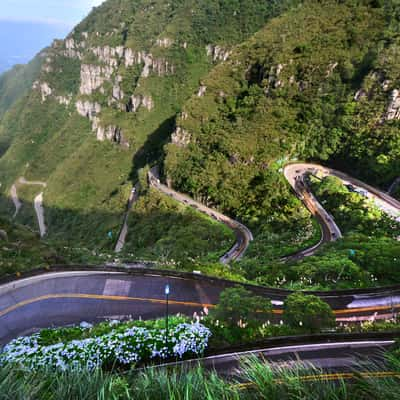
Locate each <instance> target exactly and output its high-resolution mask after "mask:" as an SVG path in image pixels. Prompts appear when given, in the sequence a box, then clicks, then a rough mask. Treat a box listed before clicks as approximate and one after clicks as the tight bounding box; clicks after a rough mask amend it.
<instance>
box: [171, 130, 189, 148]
mask: <svg viewBox="0 0 400 400" xmlns="http://www.w3.org/2000/svg"><path fill="white" fill-rule="evenodd" d="M171 142H172V143H173V144H176V145H177V146H180V147H186V146H187V145H188V144H189V143H190V133H189V132H188V131H187V130H186V129H183V128H181V127H180V126H178V127H177V128H176V130H175V132H174V133H173V134H172V135H171Z"/></svg>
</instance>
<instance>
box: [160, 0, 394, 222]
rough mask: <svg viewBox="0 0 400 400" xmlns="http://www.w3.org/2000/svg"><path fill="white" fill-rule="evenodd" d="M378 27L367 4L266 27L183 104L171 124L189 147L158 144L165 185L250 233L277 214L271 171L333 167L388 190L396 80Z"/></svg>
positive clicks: (382, 26)
mask: <svg viewBox="0 0 400 400" xmlns="http://www.w3.org/2000/svg"><path fill="white" fill-rule="evenodd" d="M387 18H388V16H387V15H386V14H385V9H384V8H383V7H379V6H378V5H376V4H374V3H371V4H369V3H368V2H334V1H322V2H304V3H303V4H301V5H299V6H298V7H295V8H293V9H292V10H291V11H289V12H288V13H286V14H284V15H282V16H281V17H278V18H276V19H274V20H273V21H271V22H270V23H269V24H267V25H266V26H265V28H264V29H262V30H261V31H260V32H258V33H257V34H256V35H255V36H254V37H252V38H251V39H250V40H249V41H246V42H245V43H244V44H242V45H240V46H239V47H238V48H237V49H236V51H235V53H234V54H233V55H232V57H231V58H230V60H229V61H228V62H227V63H224V64H223V65H220V66H218V67H216V68H215V69H214V70H213V71H212V72H211V73H210V74H209V76H208V77H207V78H205V79H204V80H203V84H204V87H205V88H206V90H205V94H204V96H203V97H196V96H193V97H192V99H191V100H190V101H189V102H188V103H186V104H185V106H184V108H183V114H182V116H181V117H180V118H179V119H178V122H177V124H178V126H179V129H180V132H184V133H185V136H186V138H187V142H188V144H185V143H182V142H179V140H177V141H176V142H177V143H172V144H169V145H167V148H166V151H167V157H166V163H165V174H166V176H168V177H169V178H170V179H171V180H172V181H173V182H174V185H175V186H176V187H178V188H180V189H181V190H183V191H185V192H189V193H191V194H193V195H196V196H201V197H202V198H205V199H207V200H208V201H209V202H210V203H215V204H218V205H220V206H221V207H222V208H223V209H224V210H225V211H228V212H230V213H232V214H235V215H239V216H240V217H241V218H242V219H244V220H246V221H250V222H251V221H254V222H256V223H259V222H260V220H261V218H262V219H264V220H265V219H268V218H269V217H270V216H271V215H273V214H274V213H278V214H281V213H282V210H283V208H282V207H284V205H285V204H287V201H288V200H287V197H288V192H287V189H286V185H284V184H283V183H279V182H282V181H283V179H284V178H283V177H282V174H281V173H280V172H279V171H278V168H277V162H278V164H279V160H283V159H286V160H288V159H295V158H298V159H314V160H322V161H328V162H336V163H341V164H343V168H344V169H347V170H349V171H352V172H353V173H354V171H356V172H358V173H359V174H360V175H364V176H365V175H368V176H369V177H370V178H371V179H374V182H376V183H378V184H382V185H385V184H387V183H389V182H390V181H391V180H393V178H394V177H396V176H398V175H399V174H400V169H399V168H400V166H399V164H398V160H399V158H398V157H397V156H396V155H398V152H399V150H400V142H399V139H400V136H399V131H398V128H399V126H400V125H399V121H398V119H397V118H395V119H392V120H387V116H386V113H387V111H386V110H387V108H388V105H389V103H390V97H391V95H392V92H393V90H395V89H396V88H397V87H398V85H399V81H398V79H399V76H400V75H399V72H398V71H397V72H396V67H397V66H398V62H399V53H398V49H399V47H398V46H399V43H398V38H397V37H393V36H392V35H390V34H389V33H388V32H387ZM383 60H386V62H385V63H383ZM181 136H182V134H181ZM365 164H367V166H368V169H366V168H365ZM385 169H386V170H385ZM384 170H385V171H384Z"/></svg>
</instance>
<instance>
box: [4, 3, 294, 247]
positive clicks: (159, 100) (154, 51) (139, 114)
mask: <svg viewBox="0 0 400 400" xmlns="http://www.w3.org/2000/svg"><path fill="white" fill-rule="evenodd" d="M288 5H289V4H288V3H287V2H275V1H273V0H272V1H266V2H259V1H255V0H251V1H248V0H247V1H231V0H218V1H215V0H213V1H211V0H207V1H202V2H195V1H193V0H174V1H169V2H166V1H165V0H137V1H131V0H108V1H106V2H105V3H104V4H103V5H102V6H100V7H98V8H97V9H95V10H94V11H93V12H92V13H91V14H90V15H89V16H88V17H87V18H86V19H85V20H84V21H83V22H82V23H81V24H79V25H78V26H77V27H76V29H74V31H73V32H72V33H71V34H70V35H69V36H68V38H67V39H66V40H65V41H55V42H54V43H53V45H52V47H51V48H50V49H49V50H48V52H47V57H46V62H45V63H44V65H43V66H42V69H41V73H40V76H39V78H38V79H37V80H36V81H35V82H34V84H33V89H32V91H31V92H30V93H29V95H28V96H27V97H26V98H24V99H23V100H21V101H20V102H19V103H18V104H17V105H16V106H15V107H13V109H12V110H10V112H9V113H7V115H6V116H5V118H4V120H3V121H2V123H1V126H0V140H4V138H10V137H12V141H7V142H6V143H7V146H3V152H4V155H3V156H2V157H1V159H0V182H1V187H0V190H1V193H0V194H2V196H1V198H2V200H1V201H0V212H2V213H4V214H8V215H10V216H11V215H12V214H13V213H14V207H13V204H12V202H11V199H10V189H11V187H12V185H13V184H14V183H15V182H16V181H17V180H18V178H19V177H21V176H23V177H25V178H26V179H27V180H39V181H43V182H46V183H47V187H46V189H45V191H44V205H45V210H46V223H47V226H48V228H49V231H48V232H49V233H48V234H49V235H50V237H54V238H62V239H66V240H68V241H73V242H84V243H86V244H91V245H95V244H96V245H105V246H108V245H110V243H109V242H110V239H109V235H108V232H109V231H111V232H113V233H114V235H115V233H116V232H117V230H118V229H119V225H120V223H121V215H122V213H123V211H124V209H125V205H126V201H127V199H128V197H129V191H130V188H131V185H132V183H131V180H132V179H133V180H134V179H136V176H137V173H138V171H139V170H140V169H141V168H143V167H144V166H145V165H146V164H147V163H149V162H155V161H157V160H158V158H159V157H160V156H161V155H162V148H163V145H164V144H165V143H166V142H167V141H168V140H169V136H170V134H171V132H172V131H173V129H174V120H175V116H176V114H177V112H179V110H180V108H181V105H182V104H183V103H184V102H185V101H186V100H187V99H188V98H189V97H190V96H191V95H192V94H193V93H195V92H197V91H198V90H199V86H201V79H202V78H203V77H204V76H205V75H206V74H207V73H208V72H209V71H210V70H211V69H212V68H213V67H214V66H215V65H216V64H218V63H220V62H223V61H224V60H226V58H227V57H228V56H229V54H230V52H231V49H232V47H233V46H234V45H235V44H237V43H240V42H242V41H243V40H245V39H247V38H248V37H249V36H251V35H252V34H253V33H254V32H256V31H257V30H258V29H260V28H261V27H262V26H264V24H265V22H266V21H267V20H268V18H270V17H271V16H274V15H277V14H279V13H280V12H281V11H282V10H283V9H285V8H287V7H288ZM18 190H19V193H18V195H19V196H21V197H22V199H23V200H24V201H25V202H26V203H32V202H33V198H34V197H35V195H36V194H37V193H36V192H35V191H34V189H33V188H31V187H28V186H24V187H20V188H19V189H18ZM17 220H18V221H20V222H23V223H26V224H30V225H31V226H35V225H36V224H35V218H34V213H33V212H32V210H29V209H27V208H26V207H25V208H24V209H22V210H21V212H20V213H19V214H18V215H17ZM222 236H223V237H224V234H223V235H222Z"/></svg>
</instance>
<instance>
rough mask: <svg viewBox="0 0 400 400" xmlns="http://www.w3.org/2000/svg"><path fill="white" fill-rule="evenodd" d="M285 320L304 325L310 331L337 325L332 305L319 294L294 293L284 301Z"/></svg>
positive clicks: (296, 325) (294, 325)
mask: <svg viewBox="0 0 400 400" xmlns="http://www.w3.org/2000/svg"><path fill="white" fill-rule="evenodd" d="M283 320H284V321H285V323H287V324H288V325H289V326H292V327H298V326H302V327H304V328H305V329H307V330H309V331H310V332H318V331H320V330H321V329H322V328H329V327H332V326H334V325H335V317H334V315H333V311H332V309H331V308H330V306H329V305H328V304H327V303H325V302H324V301H323V300H321V299H320V298H319V297H317V296H313V295H308V296H306V295H304V294H302V293H293V294H291V295H289V296H288V297H287V298H286V300H285V303H284V309H283Z"/></svg>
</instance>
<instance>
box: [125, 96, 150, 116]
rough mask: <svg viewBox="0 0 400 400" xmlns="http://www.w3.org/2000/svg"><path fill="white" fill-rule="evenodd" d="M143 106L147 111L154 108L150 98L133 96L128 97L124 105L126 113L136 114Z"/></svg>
mask: <svg viewBox="0 0 400 400" xmlns="http://www.w3.org/2000/svg"><path fill="white" fill-rule="evenodd" d="M140 106H143V107H145V108H146V109H147V110H148V111H151V110H152V109H153V108H154V101H153V98H152V97H151V96H142V95H133V96H131V97H130V99H129V102H128V104H127V105H126V111H127V112H136V111H138V110H139V107H140Z"/></svg>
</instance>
